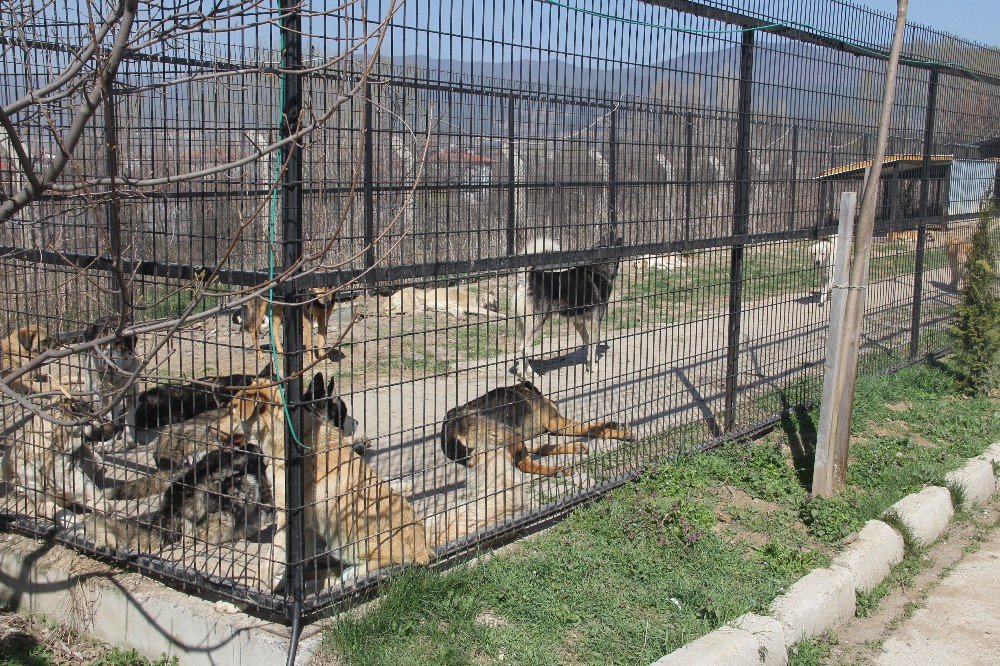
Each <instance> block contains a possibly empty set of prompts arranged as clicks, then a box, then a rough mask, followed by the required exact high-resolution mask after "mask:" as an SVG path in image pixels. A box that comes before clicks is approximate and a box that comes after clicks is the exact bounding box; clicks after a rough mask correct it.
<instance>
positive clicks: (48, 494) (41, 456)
mask: <svg viewBox="0 0 1000 666" xmlns="http://www.w3.org/2000/svg"><path fill="white" fill-rule="evenodd" d="M86 407H87V406H86V405H84V404H81V403H80V402H78V401H76V400H71V399H68V398H64V399H60V400H58V401H56V402H55V403H53V404H52V405H50V406H48V407H47V408H46V411H48V412H49V413H50V414H51V415H52V416H55V417H56V418H58V419H60V420H64V421H74V422H76V423H77V424H78V425H77V424H74V425H59V424H55V423H52V422H51V421H50V420H48V419H44V418H42V417H41V416H37V415H36V416H35V417H34V418H32V419H31V421H30V422H29V423H28V424H27V426H26V427H25V429H24V431H23V432H22V433H20V434H19V436H18V437H17V438H15V439H14V441H13V442H12V443H11V444H10V445H9V446H8V447H7V450H6V451H5V452H4V456H3V460H2V465H0V469H2V478H3V481H4V482H6V483H7V484H10V486H12V487H13V488H14V489H15V490H17V491H19V492H21V493H23V494H25V495H26V496H27V500H28V508H29V510H30V511H31V512H33V513H34V514H35V515H36V516H38V517H39V518H46V519H49V520H56V519H57V517H58V514H59V512H60V510H62V509H67V510H71V511H77V510H84V511H90V510H96V511H104V510H105V509H106V506H107V497H106V496H105V492H104V490H103V489H102V488H101V487H100V485H99V482H100V481H102V478H103V472H102V470H103V466H102V465H101V463H100V461H99V460H98V459H97V456H96V455H95V454H94V452H93V451H92V450H91V448H90V444H89V443H88V441H87V437H86V432H85V431H86V429H87V427H86V426H87V419H88V416H89V415H88V414H87V411H86Z"/></svg>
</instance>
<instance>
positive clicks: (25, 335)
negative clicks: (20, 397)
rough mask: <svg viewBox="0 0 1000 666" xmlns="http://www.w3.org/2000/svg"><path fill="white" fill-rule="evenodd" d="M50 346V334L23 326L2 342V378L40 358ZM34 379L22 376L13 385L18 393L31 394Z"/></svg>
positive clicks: (0, 365) (0, 355)
mask: <svg viewBox="0 0 1000 666" xmlns="http://www.w3.org/2000/svg"><path fill="white" fill-rule="evenodd" d="M48 346H49V332H48V331H47V330H45V329H44V328H42V327H41V326H22V327H21V328H18V329H16V330H14V331H11V333H10V335H8V336H7V337H6V338H4V340H3V341H2V342H0V377H6V376H7V375H9V374H11V372H13V371H14V370H16V369H17V368H20V367H21V366H23V365H24V364H26V363H28V362H29V361H31V360H32V359H33V358H35V357H36V356H38V354H39V352H41V351H43V350H44V349H46V348H47V347H48ZM31 381H32V378H31V377H30V376H28V375H22V376H20V377H18V378H17V379H16V380H14V381H13V382H12V383H11V388H12V389H14V390H15V391H17V392H18V393H25V394H27V393H31V392H32V386H31Z"/></svg>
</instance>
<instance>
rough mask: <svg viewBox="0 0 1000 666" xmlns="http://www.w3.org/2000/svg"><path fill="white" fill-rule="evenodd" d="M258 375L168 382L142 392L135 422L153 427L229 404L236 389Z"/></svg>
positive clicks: (136, 403)
mask: <svg viewBox="0 0 1000 666" xmlns="http://www.w3.org/2000/svg"><path fill="white" fill-rule="evenodd" d="M256 379H257V375H243V374H235V375H226V376H223V377H202V378H201V379H198V380H195V381H193V382H188V383H183V384H181V383H167V384H160V385H158V386H154V387H153V388H150V389H146V390H145V391H143V392H141V393H140V394H139V395H138V397H137V398H136V401H135V426H136V427H137V428H144V429H147V430H148V429H152V428H159V427H161V426H165V425H169V424H171V423H180V422H181V421H187V420H188V419H191V418H194V417H195V416H198V415H199V414H202V413H204V412H207V411H211V410H213V409H220V408H222V407H226V406H228V405H229V403H230V402H231V401H232V399H233V396H234V395H236V391H238V390H240V389H242V388H246V387H247V386H249V385H250V384H252V383H253V382H254V380H256Z"/></svg>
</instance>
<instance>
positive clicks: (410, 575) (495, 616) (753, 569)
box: [326, 366, 1000, 666]
mask: <svg viewBox="0 0 1000 666" xmlns="http://www.w3.org/2000/svg"><path fill="white" fill-rule="evenodd" d="M857 395H858V404H857V408H856V414H855V421H854V428H855V438H854V441H853V444H852V454H851V458H850V461H849V467H848V483H849V488H848V489H847V490H846V491H845V492H843V493H841V494H839V495H837V496H835V497H831V498H813V497H811V496H810V495H808V493H807V488H806V486H805V485H804V483H805V481H808V478H807V477H806V478H805V479H804V474H805V473H806V472H807V471H808V469H807V466H806V465H804V464H803V463H802V462H801V461H802V460H803V459H805V458H803V457H800V458H798V459H795V456H789V455H788V448H790V447H792V448H798V449H800V450H801V451H808V450H809V449H810V448H811V447H812V446H814V440H815V429H814V427H813V424H814V423H815V422H816V421H817V419H818V414H817V412H815V411H812V412H804V411H803V412H801V413H795V414H793V415H791V416H790V417H789V418H788V419H786V420H785V422H783V423H782V425H781V427H780V428H777V429H775V430H774V431H773V432H772V433H771V434H770V435H769V436H768V437H766V438H764V439H763V440H761V441H758V442H755V443H730V444H729V445H727V446H724V447H722V448H720V449H718V450H716V451H713V452H709V453H705V454H699V455H681V456H679V458H678V460H677V462H676V463H663V464H660V465H654V466H653V467H652V468H651V469H649V470H648V471H647V473H646V474H644V475H643V477H641V478H640V479H639V480H638V481H636V482H635V483H632V484H629V485H626V486H623V487H621V488H619V489H617V490H615V491H613V492H611V493H609V494H608V495H607V496H605V497H604V498H602V499H600V500H598V501H596V502H594V503H593V504H590V505H587V506H585V507H582V508H579V509H577V510H575V511H574V512H573V513H571V514H570V515H569V516H568V517H567V518H566V519H565V520H564V521H563V522H561V523H559V524H557V525H556V526H554V527H552V528H551V529H549V530H548V531H546V532H545V533H543V534H540V535H538V536H536V537H535V538H533V539H531V540H530V541H529V542H527V543H524V544H521V545H515V546H513V547H512V548H511V549H510V550H508V551H506V552H505V553H503V554H501V555H496V556H494V557H491V558H488V559H486V560H480V561H479V562H478V563H477V564H476V565H475V566H468V567H462V568H457V569H454V570H452V571H450V572H448V573H440V572H436V571H430V570H412V571H409V572H406V573H404V574H403V575H402V576H400V577H397V578H396V579H394V580H392V581H390V582H389V583H388V584H387V585H386V586H385V593H384V595H383V597H382V599H381V600H380V602H379V603H378V604H375V605H374V606H373V607H372V608H370V609H369V610H367V612H365V613H352V614H349V615H347V616H345V617H344V618H343V619H341V621H340V622H338V623H337V624H336V625H335V626H333V627H331V629H330V630H329V631H328V633H327V635H326V646H327V649H330V650H333V651H335V652H337V653H338V655H339V656H340V657H341V658H342V659H343V660H344V661H345V662H346V663H348V664H352V665H365V666H367V665H371V666H375V665H378V664H402V665H405V664H425V663H447V664H481V663H496V662H499V661H501V660H503V661H506V662H508V663H516V664H527V665H531V664H551V663H570V664H614V663H636V662H640V663H642V662H644V663H649V662H651V661H654V660H655V659H657V658H659V657H660V656H662V655H664V654H667V653H669V652H671V651H672V650H674V649H676V648H677V647H679V646H681V645H683V644H685V643H687V642H689V641H690V640H693V639H694V638H697V637H698V636H701V635H703V634H705V633H707V632H708V631H710V630H712V629H714V628H716V627H718V626H719V625H721V624H723V623H725V622H727V621H729V620H731V619H734V618H735V617H737V616H739V615H741V614H743V613H746V612H751V611H754V612H763V611H765V609H766V608H767V606H768V605H769V603H770V602H771V601H772V600H773V598H774V597H775V596H776V595H777V594H779V593H780V592H782V591H783V590H784V589H786V588H787V586H788V585H790V584H791V583H792V582H794V581H795V580H797V579H798V578H800V577H801V576H802V575H804V574H805V573H807V572H808V571H810V570H812V569H813V568H815V567H817V566H825V565H826V564H827V563H828V560H829V557H830V555H831V554H832V553H833V552H835V549H836V548H839V547H840V546H841V544H842V541H843V538H844V537H845V536H846V535H847V534H850V533H851V532H854V531H856V530H858V529H859V528H860V527H861V526H862V525H863V524H864V522H865V521H867V520H869V519H871V518H876V517H878V516H880V515H881V514H882V513H883V512H884V511H885V510H886V509H887V508H888V507H889V506H891V505H892V504H893V503H894V502H895V501H897V500H898V499H900V498H901V497H902V496H903V495H905V494H907V493H909V492H912V491H914V490H917V489H919V488H920V487H922V486H923V485H925V484H927V483H939V482H940V481H941V479H942V478H943V476H944V474H945V473H946V472H947V471H949V470H950V469H954V468H955V467H957V466H959V465H960V464H961V463H962V462H963V461H964V459H965V458H967V457H971V456H974V455H976V454H978V453H980V452H981V451H982V450H983V449H985V448H986V446H987V445H988V444H989V443H990V442H991V441H992V440H993V439H995V438H996V435H997V434H998V433H1000V417H998V415H997V410H996V408H995V403H993V402H991V401H989V400H985V399H978V398H977V399H968V398H963V397H961V396H960V395H959V393H958V392H957V389H956V387H955V384H954V382H953V381H952V380H951V379H950V378H949V377H948V375H947V374H946V373H944V372H943V371H942V370H939V369H934V368H927V367H921V366H915V367H912V368H908V369H905V370H903V371H901V372H899V373H898V374H896V375H891V376H886V377H881V376H880V377H866V378H864V379H863V380H862V382H861V385H860V386H859V389H858V393H857ZM904 403H905V404H906V408H905V409H900V407H899V405H900V404H904ZM888 405H894V408H893V409H890V408H889V406H888ZM889 420H893V421H896V422H898V423H896V424H895V425H894V430H895V431H898V432H899V433H900V434H894V433H891V434H886V433H885V429H884V428H883V426H884V424H885V423H886V422H887V421H889ZM688 428H689V429H690V432H688V431H687V430H685V429H679V430H677V431H671V432H670V433H662V434H661V435H660V436H659V437H657V438H654V439H652V440H650V441H649V442H640V443H637V444H636V445H635V446H636V447H637V448H638V449H639V450H640V451H641V452H642V455H643V456H647V455H648V456H650V457H652V456H653V455H654V453H655V452H657V451H660V452H661V453H662V452H664V451H666V452H667V453H669V454H671V455H672V454H673V451H675V450H676V448H677V443H678V442H680V441H684V439H685V437H686V436H687V435H688V434H690V435H691V436H692V437H694V438H696V439H697V441H704V437H705V435H706V431H705V429H704V428H705V426H704V424H690V425H689V426H688ZM880 433H881V434H880ZM905 433H912V435H916V434H919V435H920V438H921V439H920V440H919V442H918V441H916V440H915V439H914V437H913V436H911V435H908V434H905ZM801 451H800V453H801ZM790 458H793V459H790ZM614 463H615V461H614V460H612V459H611V458H608V459H607V461H606V467H604V466H602V468H601V469H603V470H604V471H608V470H609V469H612V468H615V464H614ZM615 469H616V468H615ZM907 553H908V554H907V559H906V560H904V563H903V564H902V565H899V566H897V568H896V569H894V570H893V574H892V576H891V577H890V579H889V581H888V582H886V583H885V587H884V588H883V589H877V590H875V591H873V592H871V593H868V594H867V595H864V596H860V595H859V605H858V607H859V612H860V613H869V612H873V611H874V609H875V608H877V606H878V603H879V602H880V600H881V598H882V597H883V596H884V594H885V592H886V591H887V590H888V589H889V587H891V586H892V585H900V584H902V585H906V584H908V583H907V581H912V577H913V575H915V571H916V570H917V568H918V567H919V564H920V562H919V558H920V557H922V555H921V553H920V552H919V550H918V549H915V548H912V547H910V548H908V550H907ZM829 646H830V642H829V639H821V640H818V641H810V642H806V643H803V644H800V646H799V651H798V654H795V655H793V661H792V663H798V664H809V663H820V661H821V660H822V659H823V658H824V656H823V655H824V654H826V653H827V652H828V649H829Z"/></svg>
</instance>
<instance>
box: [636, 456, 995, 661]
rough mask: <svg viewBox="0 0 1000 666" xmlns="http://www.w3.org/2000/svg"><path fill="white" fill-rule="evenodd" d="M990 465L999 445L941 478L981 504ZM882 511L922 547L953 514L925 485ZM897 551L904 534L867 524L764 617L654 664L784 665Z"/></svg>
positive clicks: (845, 615)
mask: <svg viewBox="0 0 1000 666" xmlns="http://www.w3.org/2000/svg"><path fill="white" fill-rule="evenodd" d="M994 462H996V463H998V464H1000V442H997V443H996V444H993V445H992V446H991V447H990V448H989V449H987V451H986V452H985V453H984V454H983V455H981V456H978V457H976V458H973V459H971V460H970V461H969V462H968V463H967V464H966V465H965V466H964V467H962V468H961V469H958V470H956V471H954V472H952V473H950V474H948V475H947V481H948V483H949V485H953V486H955V487H957V488H960V489H961V491H962V493H963V496H964V499H965V501H966V502H970V503H972V504H981V503H983V502H985V501H987V500H988V499H989V498H990V497H991V496H992V495H993V493H994V492H996V490H997V489H998V483H997V478H996V476H995V475H994V473H993V463H994ZM987 468H988V471H989V478H988V479H987V478H986V475H985V472H986V471H987ZM990 489H992V490H990ZM987 490H990V492H989V493H988V494H986V493H987ZM886 514H894V515H895V516H896V517H897V518H898V519H899V521H900V523H902V525H903V526H904V527H905V528H906V530H907V531H909V532H910V535H911V536H912V537H913V538H914V540H915V541H917V543H918V544H920V545H923V546H926V545H928V544H930V543H932V542H934V541H935V540H936V539H937V538H938V537H939V536H941V533H942V532H944V530H945V528H946V527H947V526H948V523H949V522H950V521H951V518H952V516H954V514H955V510H954V507H953V506H952V502H951V493H950V492H949V490H948V489H947V488H942V487H940V486H930V487H927V488H924V489H923V490H921V491H920V492H919V493H914V494H912V495H907V496H906V497H904V498H903V499H901V500H900V501H898V502H896V503H895V504H894V505H892V507H890V508H889V510H888V511H886ZM903 551H904V548H903V536H902V535H901V534H900V533H899V532H897V531H896V530H895V529H893V528H892V527H890V526H889V525H887V524H886V523H884V522H882V521H879V520H870V521H868V523H866V524H865V526H864V528H863V529H862V530H861V532H860V533H859V534H858V538H857V539H856V540H855V541H854V542H853V543H852V544H851V545H850V546H849V547H848V548H847V549H845V550H844V552H842V553H840V555H838V556H837V557H836V558H835V559H834V560H833V562H831V566H830V568H829V569H814V570H813V571H811V572H810V573H808V574H806V576H805V577H803V578H801V579H799V580H798V581H797V582H796V583H795V584H794V585H792V586H791V587H790V588H789V589H788V591H787V592H785V594H783V595H781V596H779V597H778V598H777V599H775V600H774V601H773V602H772V603H771V607H770V611H771V616H770V617H768V616H759V615H753V614H747V615H743V616H740V617H739V618H737V619H736V620H733V621H732V622H730V623H729V624H727V625H725V626H722V627H719V628H718V629H716V630H714V631H712V632H710V633H708V634H706V635H705V636H702V637H701V638H699V639H697V640H695V641H692V642H690V643H688V644H687V645H684V646H683V647H681V648H679V649H677V650H675V651H673V652H671V653H670V654H668V655H666V656H665V657H662V658H660V659H659V660H657V661H655V662H653V664H652V666H680V665H681V664H684V665H686V666H698V665H704V666H715V665H725V666H729V665H733V666H735V665H737V664H739V665H746V666H752V665H755V664H787V663H788V651H787V649H788V648H790V647H791V646H792V645H794V644H795V643H797V642H798V641H799V640H801V639H802V638H804V637H811V636H816V635H818V634H821V633H823V632H824V631H828V630H830V629H833V628H835V627H836V626H838V625H839V624H841V623H843V622H845V621H846V620H848V619H850V618H851V617H853V616H854V613H855V604H856V598H857V597H856V596H855V593H856V592H863V591H867V590H870V589H872V588H874V587H875V586H876V585H878V584H879V583H880V582H882V581H883V580H884V579H885V578H886V576H888V575H889V571H890V570H891V568H892V566H893V565H894V564H896V563H898V562H900V561H901V560H902V559H903V554H904V553H903ZM775 623H777V626H778V627H779V628H780V637H779V635H778V634H777V633H775V632H776V627H775Z"/></svg>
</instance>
